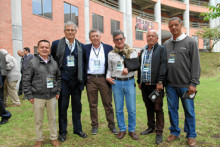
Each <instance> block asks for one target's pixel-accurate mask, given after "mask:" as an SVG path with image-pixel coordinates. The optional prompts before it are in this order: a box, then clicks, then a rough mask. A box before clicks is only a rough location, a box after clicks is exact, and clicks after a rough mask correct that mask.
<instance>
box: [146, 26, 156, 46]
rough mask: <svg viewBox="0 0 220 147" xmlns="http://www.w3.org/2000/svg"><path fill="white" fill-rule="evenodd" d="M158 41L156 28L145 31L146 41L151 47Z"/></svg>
mask: <svg viewBox="0 0 220 147" xmlns="http://www.w3.org/2000/svg"><path fill="white" fill-rule="evenodd" d="M157 41H158V33H157V31H156V30H150V31H148V32H147V43H148V45H149V47H150V48H151V47H152V46H153V45H154V44H156V43H157Z"/></svg>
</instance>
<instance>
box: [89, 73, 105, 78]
mask: <svg viewBox="0 0 220 147" xmlns="http://www.w3.org/2000/svg"><path fill="white" fill-rule="evenodd" d="M88 76H91V77H96V78H101V77H105V74H88Z"/></svg>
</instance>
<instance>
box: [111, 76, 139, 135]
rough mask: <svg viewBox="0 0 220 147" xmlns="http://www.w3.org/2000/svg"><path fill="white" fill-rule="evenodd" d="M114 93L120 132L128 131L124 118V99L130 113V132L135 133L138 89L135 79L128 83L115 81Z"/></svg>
mask: <svg viewBox="0 0 220 147" xmlns="http://www.w3.org/2000/svg"><path fill="white" fill-rule="evenodd" d="M114 82H115V85H112V92H113V96H114V101H115V109H116V117H117V122H118V128H119V130H120V131H126V124H125V118H124V97H125V102H126V107H127V111H128V131H129V132H134V131H135V127H136V89H135V81H134V79H131V80H128V81H119V80H115V81H114Z"/></svg>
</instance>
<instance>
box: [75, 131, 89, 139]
mask: <svg viewBox="0 0 220 147" xmlns="http://www.w3.org/2000/svg"><path fill="white" fill-rule="evenodd" d="M74 134H76V135H78V136H79V137H82V138H87V135H86V134H85V133H84V132H76V133H74Z"/></svg>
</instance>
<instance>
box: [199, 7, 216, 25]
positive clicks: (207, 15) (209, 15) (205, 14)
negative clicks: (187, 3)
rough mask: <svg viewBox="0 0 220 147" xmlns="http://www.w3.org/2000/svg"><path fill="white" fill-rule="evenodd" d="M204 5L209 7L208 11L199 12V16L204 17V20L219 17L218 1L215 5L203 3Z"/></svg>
mask: <svg viewBox="0 0 220 147" xmlns="http://www.w3.org/2000/svg"><path fill="white" fill-rule="evenodd" d="M205 6H206V7H207V8H209V12H203V13H201V14H200V16H203V17H204V20H205V21H208V20H210V19H215V18H217V17H220V3H218V4H217V5H216V6H210V5H205Z"/></svg>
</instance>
